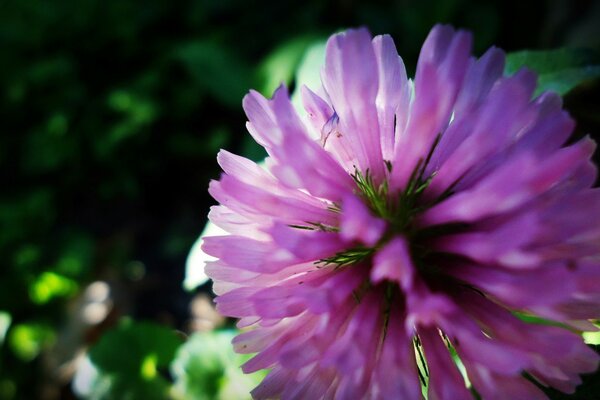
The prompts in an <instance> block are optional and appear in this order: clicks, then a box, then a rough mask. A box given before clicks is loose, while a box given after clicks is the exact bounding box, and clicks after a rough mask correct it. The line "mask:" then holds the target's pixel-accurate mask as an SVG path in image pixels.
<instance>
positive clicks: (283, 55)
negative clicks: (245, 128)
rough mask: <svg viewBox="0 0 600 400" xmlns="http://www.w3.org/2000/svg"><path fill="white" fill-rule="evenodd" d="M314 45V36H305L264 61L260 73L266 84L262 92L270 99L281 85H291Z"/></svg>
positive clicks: (280, 48) (276, 49) (284, 45)
mask: <svg viewBox="0 0 600 400" xmlns="http://www.w3.org/2000/svg"><path fill="white" fill-rule="evenodd" d="M314 43H315V37H314V36H313V35H304V36H299V37H296V38H294V39H292V40H290V41H287V42H284V43H283V44H282V45H280V46H278V47H277V48H275V50H273V52H271V53H270V54H269V55H268V56H267V58H266V59H265V60H264V61H263V63H262V65H261V66H260V68H259V71H258V72H259V75H260V76H261V78H262V79H263V82H264V83H263V85H262V88H261V92H262V93H263V94H264V95H265V96H267V97H270V96H271V94H272V93H273V91H274V90H275V89H277V87H278V86H279V85H280V84H282V83H285V84H287V85H289V84H290V82H291V81H292V79H293V78H294V73H295V72H296V68H297V67H298V64H299V63H300V61H301V59H302V58H303V57H304V54H305V52H306V50H307V48H309V47H310V46H312V45H313V44H314Z"/></svg>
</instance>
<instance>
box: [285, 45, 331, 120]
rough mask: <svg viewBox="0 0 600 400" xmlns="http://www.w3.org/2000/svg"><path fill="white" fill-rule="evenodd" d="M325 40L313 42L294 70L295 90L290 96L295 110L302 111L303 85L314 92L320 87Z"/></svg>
mask: <svg viewBox="0 0 600 400" xmlns="http://www.w3.org/2000/svg"><path fill="white" fill-rule="evenodd" d="M326 43H327V41H326V40H325V39H320V40H315V41H314V42H313V43H312V44H311V45H310V46H309V47H307V49H306V51H305V52H304V56H303V57H302V60H301V61H300V64H299V65H298V69H297V70H296V90H295V91H294V94H293V96H292V103H293V104H294V106H295V107H296V109H297V110H301V109H302V99H301V96H300V88H301V87H302V86H304V85H306V86H307V87H309V88H310V89H311V90H316V88H317V87H319V86H320V85H321V68H322V67H323V64H325V46H326Z"/></svg>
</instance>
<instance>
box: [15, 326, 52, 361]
mask: <svg viewBox="0 0 600 400" xmlns="http://www.w3.org/2000/svg"><path fill="white" fill-rule="evenodd" d="M55 336H56V335H55V333H54V330H53V329H52V328H51V327H50V326H49V325H47V324H40V323H27V324H19V325H15V326H14V327H12V328H11V329H10V331H9V337H8V342H9V344H10V347H11V348H12V351H13V353H14V354H15V355H16V356H17V357H18V358H20V359H21V360H23V361H31V360H33V359H34V358H35V357H37V356H38V354H39V353H40V352H41V351H42V349H43V348H44V347H47V346H50V345H51V344H52V343H53V342H54V340H55Z"/></svg>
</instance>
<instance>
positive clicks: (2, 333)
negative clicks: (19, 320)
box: [0, 311, 12, 347]
mask: <svg viewBox="0 0 600 400" xmlns="http://www.w3.org/2000/svg"><path fill="white" fill-rule="evenodd" d="M11 321H12V317H11V316H10V314H9V313H7V312H6V311H0V347H1V346H2V345H3V344H4V339H5V338H6V331H8V328H9V327H10V323H11Z"/></svg>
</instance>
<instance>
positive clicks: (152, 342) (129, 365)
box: [90, 320, 181, 400]
mask: <svg viewBox="0 0 600 400" xmlns="http://www.w3.org/2000/svg"><path fill="white" fill-rule="evenodd" d="M180 344H181V339H180V338H179V337H178V336H177V334H176V333H175V332H174V331H173V330H171V329H168V328H165V327H163V326H160V325H157V324H153V323H149V322H133V321H130V320H123V321H121V323H120V324H119V325H118V326H117V327H116V328H115V329H113V330H111V331H109V332H107V333H106V334H104V335H103V336H102V338H101V339H100V341H99V342H98V343H97V344H96V345H94V346H93V347H92V349H91V350H90V359H91V361H92V363H93V364H94V366H95V367H96V368H97V370H98V374H99V375H98V376H97V377H96V380H95V383H94V385H93V387H92V388H91V393H90V397H91V398H102V399H132V400H135V399H158V400H160V399H165V398H167V397H168V392H169V388H170V384H169V381H168V379H167V378H166V377H165V376H164V372H165V371H166V368H167V367H168V366H169V364H170V363H171V361H172V360H173V358H174V356H175V351H176V350H177V348H178V347H179V345H180Z"/></svg>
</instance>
